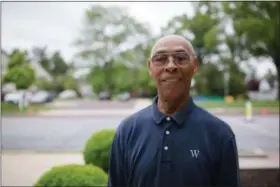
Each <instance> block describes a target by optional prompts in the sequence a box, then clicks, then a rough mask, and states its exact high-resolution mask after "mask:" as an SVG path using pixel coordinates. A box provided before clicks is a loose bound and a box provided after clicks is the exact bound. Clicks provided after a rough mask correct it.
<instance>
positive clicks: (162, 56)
mask: <svg viewBox="0 0 280 187" xmlns="http://www.w3.org/2000/svg"><path fill="white" fill-rule="evenodd" d="M166 59H167V58H166V55H159V56H156V57H155V58H154V60H155V61H165V60H166Z"/></svg>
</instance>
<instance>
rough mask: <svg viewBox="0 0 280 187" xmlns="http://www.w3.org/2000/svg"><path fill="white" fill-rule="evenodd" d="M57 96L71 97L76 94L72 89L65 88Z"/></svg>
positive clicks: (62, 97)
mask: <svg viewBox="0 0 280 187" xmlns="http://www.w3.org/2000/svg"><path fill="white" fill-rule="evenodd" d="M58 97H59V98H60V99H72V98H77V97H78V95H77V93H76V92H75V91H74V90H65V91H63V92H61V93H60V94H59V96H58Z"/></svg>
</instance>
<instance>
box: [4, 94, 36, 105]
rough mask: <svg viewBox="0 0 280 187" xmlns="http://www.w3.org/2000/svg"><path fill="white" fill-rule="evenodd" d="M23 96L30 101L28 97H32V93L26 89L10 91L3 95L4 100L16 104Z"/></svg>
mask: <svg viewBox="0 0 280 187" xmlns="http://www.w3.org/2000/svg"><path fill="white" fill-rule="evenodd" d="M23 97H25V99H26V100H27V101H30V99H31V98H32V93H30V92H27V91H15V92H11V93H8V94H6V95H5V97H4V102H6V103H13V104H18V103H19V101H20V100H21V99H22V98H23Z"/></svg>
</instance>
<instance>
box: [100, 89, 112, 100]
mask: <svg viewBox="0 0 280 187" xmlns="http://www.w3.org/2000/svg"><path fill="white" fill-rule="evenodd" d="M111 97H112V96H111V94H110V93H109V92H106V91H104V92H100V94H99V100H111Z"/></svg>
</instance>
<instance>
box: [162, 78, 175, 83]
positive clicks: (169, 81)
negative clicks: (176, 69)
mask: <svg viewBox="0 0 280 187" xmlns="http://www.w3.org/2000/svg"><path fill="white" fill-rule="evenodd" d="M177 81H179V79H167V80H163V82H168V83H172V82H177Z"/></svg>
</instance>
